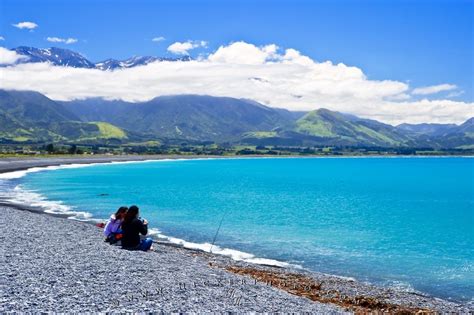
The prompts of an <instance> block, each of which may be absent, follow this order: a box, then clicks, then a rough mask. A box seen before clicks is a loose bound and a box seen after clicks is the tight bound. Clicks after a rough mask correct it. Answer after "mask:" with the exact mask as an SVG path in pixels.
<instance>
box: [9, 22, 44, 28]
mask: <svg viewBox="0 0 474 315" xmlns="http://www.w3.org/2000/svg"><path fill="white" fill-rule="evenodd" d="M12 25H13V26H14V27H16V28H19V29H27V30H34V29H35V28H37V27H38V24H36V23H34V22H19V23H17V24H12Z"/></svg>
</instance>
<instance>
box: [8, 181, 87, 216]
mask: <svg viewBox="0 0 474 315" xmlns="http://www.w3.org/2000/svg"><path fill="white" fill-rule="evenodd" d="M1 197H2V198H3V199H4V200H5V201H7V202H10V203H11V204H14V205H19V206H21V205H25V206H28V207H33V208H39V209H42V210H43V211H44V212H46V213H50V214H61V215H66V216H68V218H70V219H76V220H89V219H90V218H91V217H92V214H90V213H88V212H85V211H75V210H74V209H73V208H72V207H70V206H67V205H65V204H64V203H62V202H61V201H52V200H48V199H46V197H44V196H43V195H41V194H39V193H37V192H35V191H31V190H26V189H23V188H22V187H21V185H18V186H16V187H15V188H13V189H12V190H10V191H4V192H2V195H1Z"/></svg>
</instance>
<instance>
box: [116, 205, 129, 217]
mask: <svg viewBox="0 0 474 315" xmlns="http://www.w3.org/2000/svg"><path fill="white" fill-rule="evenodd" d="M127 210H128V207H120V208H118V210H117V212H115V218H116V219H123V218H124V217H125V214H126V213H127Z"/></svg>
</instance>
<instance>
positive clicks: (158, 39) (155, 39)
mask: <svg viewBox="0 0 474 315" xmlns="http://www.w3.org/2000/svg"><path fill="white" fill-rule="evenodd" d="M164 40H166V38H164V37H163V36H158V37H154V38H152V40H151V41H152V42H157V43H159V42H162V41H164Z"/></svg>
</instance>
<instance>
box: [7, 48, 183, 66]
mask: <svg viewBox="0 0 474 315" xmlns="http://www.w3.org/2000/svg"><path fill="white" fill-rule="evenodd" d="M12 50H13V51H15V52H16V53H17V54H20V55H23V56H26V57H28V59H20V60H19V61H18V62H17V63H33V62H50V63H52V64H53V65H56V66H66V67H73V68H88V69H93V68H96V69H99V70H116V69H124V68H132V67H136V66H143V65H147V64H149V63H151V62H155V61H189V60H191V58H190V57H189V56H185V57H180V58H168V57H154V56H134V57H131V58H128V59H125V60H116V59H107V60H104V61H101V62H97V63H93V62H91V61H89V60H88V59H87V58H85V57H84V56H82V55H81V54H80V53H77V52H75V51H72V50H69V49H63V48H57V47H51V48H35V47H26V46H20V47H17V48H14V49H12Z"/></svg>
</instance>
